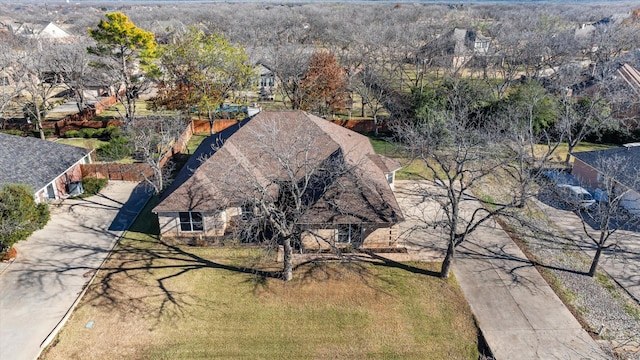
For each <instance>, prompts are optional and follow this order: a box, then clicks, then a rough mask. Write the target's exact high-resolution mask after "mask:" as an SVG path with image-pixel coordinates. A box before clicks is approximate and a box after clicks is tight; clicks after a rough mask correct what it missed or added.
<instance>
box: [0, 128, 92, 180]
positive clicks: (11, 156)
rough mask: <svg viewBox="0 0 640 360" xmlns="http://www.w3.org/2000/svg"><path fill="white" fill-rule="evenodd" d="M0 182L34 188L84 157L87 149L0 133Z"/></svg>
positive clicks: (52, 178) (87, 151)
mask: <svg viewBox="0 0 640 360" xmlns="http://www.w3.org/2000/svg"><path fill="white" fill-rule="evenodd" d="M0 145H2V146H0V169H2V171H1V172H0V185H1V184H7V183H20V184H27V185H30V186H32V187H33V189H34V191H37V190H39V189H42V188H43V187H45V186H47V184H49V183H50V182H51V181H52V180H54V179H55V178H56V177H58V176H59V175H61V174H63V173H64V172H65V171H67V170H69V168H71V167H72V166H73V165H74V164H76V163H77V162H78V161H80V160H81V159H82V158H84V157H85V156H86V155H87V154H88V153H89V152H90V151H89V150H87V149H84V148H80V147H76V146H71V145H65V144H59V143H55V142H52V141H47V140H41V139H37V138H33V137H22V136H15V135H8V134H3V133H0Z"/></svg>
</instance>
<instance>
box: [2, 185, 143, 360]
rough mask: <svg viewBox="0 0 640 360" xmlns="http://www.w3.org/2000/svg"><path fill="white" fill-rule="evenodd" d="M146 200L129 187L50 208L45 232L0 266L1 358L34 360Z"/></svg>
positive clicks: (112, 188)
mask: <svg viewBox="0 0 640 360" xmlns="http://www.w3.org/2000/svg"><path fill="white" fill-rule="evenodd" d="M148 198H149V194H148V192H147V191H146V190H145V189H144V188H143V187H142V186H137V183H133V182H110V183H109V184H108V185H107V186H106V187H105V189H104V190H103V191H102V192H101V193H100V194H99V195H96V196H92V197H89V198H86V199H81V200H64V201H63V202H62V203H61V204H56V205H52V206H51V220H50V221H49V223H48V224H47V225H46V226H45V227H44V229H42V230H39V231H37V232H35V233H34V234H33V235H32V236H31V237H30V238H29V239H27V240H25V241H22V242H20V243H18V244H17V246H16V249H17V250H18V257H17V258H16V260H15V261H14V262H13V263H11V264H9V265H7V264H2V265H0V291H1V293H0V349H1V351H2V355H0V357H4V356H9V357H10V358H11V359H16V360H22V359H25V360H33V359H36V358H37V357H38V356H39V354H40V352H41V351H42V347H43V346H45V345H46V341H47V340H50V338H51V337H50V336H51V335H53V334H54V333H55V332H57V330H59V326H60V325H61V324H62V323H63V319H66V316H67V314H68V313H69V312H70V309H71V307H72V306H73V304H74V302H75V301H76V299H77V298H78V296H79V295H80V294H81V293H82V291H83V289H84V287H85V286H86V285H87V283H88V281H89V280H90V279H91V277H92V276H93V273H94V272H95V270H96V269H98V268H99V267H100V265H101V264H102V262H103V261H104V259H105V258H106V256H107V255H108V254H109V251H110V250H111V248H112V247H113V246H114V244H115V242H116V241H117V239H118V238H119V237H120V235H121V234H122V233H123V232H124V231H125V230H126V229H127V228H128V227H129V225H130V224H131V223H132V222H133V220H134V219H135V217H136V216H137V214H138V212H139V211H140V210H141V209H142V208H143V207H144V205H145V203H146V202H147V200H148Z"/></svg>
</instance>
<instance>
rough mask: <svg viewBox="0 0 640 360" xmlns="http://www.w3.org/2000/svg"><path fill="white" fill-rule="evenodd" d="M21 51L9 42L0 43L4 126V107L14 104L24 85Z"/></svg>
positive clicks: (0, 125) (0, 111) (0, 101)
mask: <svg viewBox="0 0 640 360" xmlns="http://www.w3.org/2000/svg"><path fill="white" fill-rule="evenodd" d="M21 57H22V53H21V52H19V51H15V49H13V48H12V47H11V46H10V45H9V44H7V43H1V44H0V81H1V83H0V86H1V87H2V98H0V117H1V118H2V123H0V128H3V127H4V121H5V120H6V115H5V114H6V109H7V108H8V107H11V106H13V105H15V104H16V102H17V101H18V95H19V94H20V93H22V91H23V90H24V87H25V82H24V81H23V80H24V79H25V78H24V74H23V71H24V68H23V66H22V64H23V61H24V60H23V59H22V58H21Z"/></svg>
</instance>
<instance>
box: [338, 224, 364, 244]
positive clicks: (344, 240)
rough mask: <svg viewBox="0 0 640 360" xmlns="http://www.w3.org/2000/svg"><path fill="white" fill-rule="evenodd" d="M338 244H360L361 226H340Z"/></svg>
mask: <svg viewBox="0 0 640 360" xmlns="http://www.w3.org/2000/svg"><path fill="white" fill-rule="evenodd" d="M337 230H338V231H337V238H336V243H338V244H351V243H353V242H360V233H361V229H360V225H356V224H343V225H338V229H337Z"/></svg>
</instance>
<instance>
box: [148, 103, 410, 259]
mask: <svg viewBox="0 0 640 360" xmlns="http://www.w3.org/2000/svg"><path fill="white" fill-rule="evenodd" d="M267 132H269V134H267ZM303 134H304V136H310V135H309V134H312V136H310V137H309V138H310V139H313V140H311V143H310V144H309V143H307V144H302V142H300V141H295V140H293V139H299V138H300V137H302V136H303ZM269 136H272V137H277V139H278V140H277V142H276V143H275V144H274V145H273V147H270V148H268V149H269V150H267V148H266V147H265V146H261V145H260V144H263V143H265V142H269V141H273V140H272V139H271V138H270V137H269ZM212 145H214V146H212ZM299 147H305V149H302V148H299ZM309 149H311V150H309ZM285 151H286V152H291V153H296V154H300V155H299V156H302V154H304V156H305V159H308V160H306V161H308V164H307V165H308V168H315V169H320V168H322V169H323V170H322V171H325V174H337V172H334V171H333V169H334V167H332V166H331V165H327V164H332V162H333V161H338V162H340V163H342V164H347V165H348V166H352V167H353V170H352V171H349V172H345V173H340V174H339V175H337V176H336V178H335V179H332V180H330V181H329V185H326V183H325V182H324V181H328V180H326V177H322V178H320V177H318V178H317V179H316V178H314V181H315V182H316V183H322V184H325V185H323V186H320V187H314V188H313V190H310V191H311V192H312V193H313V195H309V197H308V198H307V199H312V200H308V201H311V202H310V203H308V205H307V206H306V207H305V209H306V210H305V212H304V214H303V215H302V217H301V218H300V220H299V221H297V223H298V224H299V226H300V227H299V230H300V232H301V233H302V239H301V243H302V248H303V250H316V249H323V248H329V246H330V245H341V244H342V245H345V244H349V245H352V246H355V247H360V248H395V247H396V242H397V238H398V222H400V221H402V219H403V218H402V213H401V210H400V208H399V206H398V203H397V202H396V199H395V197H394V195H393V192H392V189H391V188H392V186H393V182H394V173H395V171H396V170H398V169H399V168H400V164H399V163H398V162H397V161H395V160H392V159H388V158H385V157H383V156H381V155H377V154H375V152H374V151H373V147H372V146H371V143H370V142H369V139H368V138H367V137H365V136H363V135H360V134H358V133H356V132H353V131H351V130H348V129H345V128H343V127H341V126H339V125H336V124H333V123H331V122H329V121H327V120H324V119H321V118H319V117H316V116H314V115H311V114H308V113H305V112H302V111H273V112H271V111H262V112H260V113H259V114H257V115H255V116H253V117H252V118H249V119H247V120H245V121H243V122H241V123H240V125H238V126H234V127H232V128H228V129H226V130H225V131H223V132H221V133H219V134H216V135H212V136H211V137H209V138H208V139H207V140H206V141H205V142H204V143H203V144H202V145H201V146H200V147H199V148H198V151H197V152H196V154H194V155H192V156H191V160H190V163H188V164H187V165H185V167H184V168H183V170H182V171H181V173H180V174H179V175H178V177H177V178H176V181H175V182H174V184H173V185H172V187H171V188H169V189H168V190H167V191H166V192H165V195H164V196H163V198H162V200H161V202H160V203H159V204H158V205H157V206H156V207H155V208H154V209H153V212H154V213H156V214H157V215H158V221H159V223H160V232H161V235H162V237H163V238H186V239H189V238H215V237H219V236H224V235H225V234H229V232H230V231H233V229H234V228H233V224H234V222H235V221H237V219H238V218H239V217H242V216H243V214H246V213H247V212H249V213H250V212H251V211H252V210H250V208H247V207H246V203H245V202H246V201H247V200H246V199H254V195H252V194H258V192H257V190H256V188H260V189H263V191H264V189H265V188H266V189H278V188H279V187H278V186H279V185H275V184H279V183H282V181H286V179H285V177H284V176H283V175H282V173H283V171H284V170H283V166H282V163H281V162H279V159H278V158H277V156H278V155H273V154H280V152H285ZM202 159H206V161H204V162H201V161H198V160H202ZM296 174H297V175H298V176H304V175H301V174H298V173H296ZM314 174H315V173H314ZM325 176H326V175H325ZM265 184H266V185H265ZM318 189H321V190H318ZM269 191H271V190H269ZM273 191H279V190H273ZM257 196H259V195H256V198H257ZM305 196H306V195H305Z"/></svg>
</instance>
